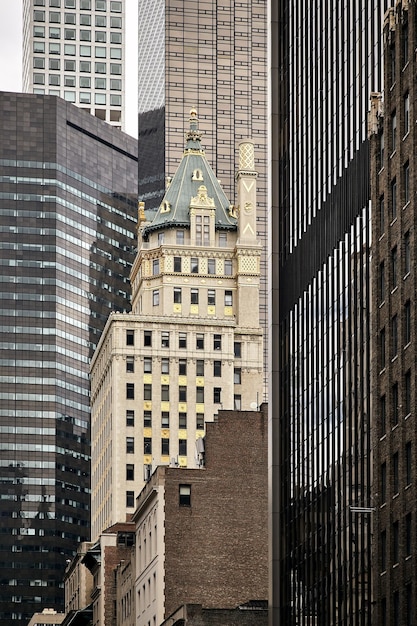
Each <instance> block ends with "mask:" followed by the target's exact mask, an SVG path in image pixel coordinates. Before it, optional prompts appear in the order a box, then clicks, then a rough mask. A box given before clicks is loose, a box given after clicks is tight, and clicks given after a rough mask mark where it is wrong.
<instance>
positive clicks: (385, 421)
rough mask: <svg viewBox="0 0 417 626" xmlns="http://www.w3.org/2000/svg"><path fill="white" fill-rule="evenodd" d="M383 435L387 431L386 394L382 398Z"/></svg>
mask: <svg viewBox="0 0 417 626" xmlns="http://www.w3.org/2000/svg"><path fill="white" fill-rule="evenodd" d="M380 412H381V416H380V418H381V420H380V421H381V437H382V436H383V435H385V433H386V432H387V408H386V399H385V395H383V396H381V398H380Z"/></svg>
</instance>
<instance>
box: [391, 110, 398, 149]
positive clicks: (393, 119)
mask: <svg viewBox="0 0 417 626" xmlns="http://www.w3.org/2000/svg"><path fill="white" fill-rule="evenodd" d="M391 147H392V150H391V152H395V150H396V149H397V113H396V111H393V113H392V114H391Z"/></svg>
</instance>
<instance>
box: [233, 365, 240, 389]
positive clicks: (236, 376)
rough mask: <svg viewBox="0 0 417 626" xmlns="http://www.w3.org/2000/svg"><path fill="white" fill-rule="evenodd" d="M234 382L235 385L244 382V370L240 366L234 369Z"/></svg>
mask: <svg viewBox="0 0 417 626" xmlns="http://www.w3.org/2000/svg"><path fill="white" fill-rule="evenodd" d="M233 382H234V384H235V385H241V384H242V370H241V368H240V367H235V369H234V371H233Z"/></svg>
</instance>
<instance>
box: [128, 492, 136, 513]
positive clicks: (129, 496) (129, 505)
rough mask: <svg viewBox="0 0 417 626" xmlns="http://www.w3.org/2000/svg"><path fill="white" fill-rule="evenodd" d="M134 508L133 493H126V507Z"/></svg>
mask: <svg viewBox="0 0 417 626" xmlns="http://www.w3.org/2000/svg"><path fill="white" fill-rule="evenodd" d="M134 506H135V492H134V491H126V507H127V508H129V509H131V508H132V507H134Z"/></svg>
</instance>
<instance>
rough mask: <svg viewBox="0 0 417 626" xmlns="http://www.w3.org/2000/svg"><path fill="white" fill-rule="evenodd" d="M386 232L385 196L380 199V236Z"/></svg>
mask: <svg viewBox="0 0 417 626" xmlns="http://www.w3.org/2000/svg"><path fill="white" fill-rule="evenodd" d="M384 231H385V206H384V196H381V197H380V198H379V234H380V235H382V233H383V232H384Z"/></svg>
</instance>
